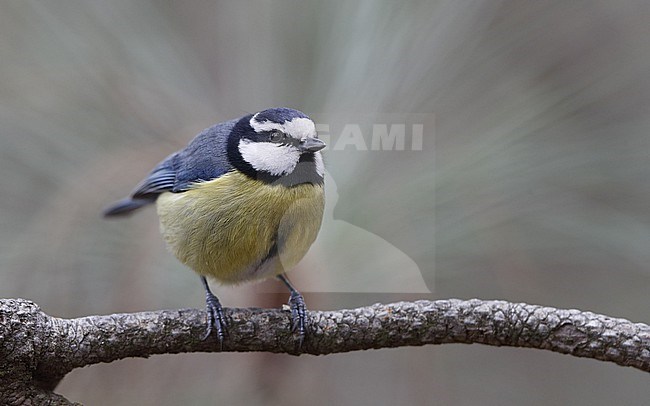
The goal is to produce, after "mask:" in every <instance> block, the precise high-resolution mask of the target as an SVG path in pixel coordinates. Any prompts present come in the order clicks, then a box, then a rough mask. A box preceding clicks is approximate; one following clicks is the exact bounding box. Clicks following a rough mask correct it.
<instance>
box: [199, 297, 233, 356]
mask: <svg viewBox="0 0 650 406" xmlns="http://www.w3.org/2000/svg"><path fill="white" fill-rule="evenodd" d="M205 303H206V305H207V312H208V326H207V330H206V333H205V336H203V340H207V339H208V337H210V336H211V335H212V331H213V330H215V331H216V333H217V339H219V347H220V350H223V341H224V339H225V338H226V335H227V334H228V332H227V330H226V326H227V323H226V316H225V315H224V314H223V308H222V307H221V303H220V302H219V299H217V297H216V296H215V295H213V294H212V293H209V292H208V293H207V294H206V297H205Z"/></svg>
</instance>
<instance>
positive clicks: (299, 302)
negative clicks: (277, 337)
mask: <svg viewBox="0 0 650 406" xmlns="http://www.w3.org/2000/svg"><path fill="white" fill-rule="evenodd" d="M277 278H278V279H279V280H281V281H282V283H284V284H285V285H286V287H287V288H289V291H290V292H291V294H290V296H289V307H290V308H291V331H292V332H296V331H297V332H298V337H299V338H298V349H300V348H301V347H302V343H303V342H304V341H305V334H306V330H305V326H306V324H307V323H306V319H305V312H306V308H305V299H304V298H303V297H302V295H301V294H300V292H298V291H297V290H296V288H294V287H293V286H292V285H291V282H289V278H287V275H286V274H280V275H278V276H277Z"/></svg>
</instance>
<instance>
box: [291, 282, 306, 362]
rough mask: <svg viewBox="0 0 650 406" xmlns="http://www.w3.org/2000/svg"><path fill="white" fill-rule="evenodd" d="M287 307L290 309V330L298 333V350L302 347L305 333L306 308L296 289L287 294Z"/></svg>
mask: <svg viewBox="0 0 650 406" xmlns="http://www.w3.org/2000/svg"><path fill="white" fill-rule="evenodd" d="M289 308H290V309H291V332H293V333H296V332H297V333H298V350H300V349H301V348H302V344H303V342H304V341H305V335H306V331H307V330H306V325H307V322H306V317H305V315H306V311H307V310H306V308H305V299H304V298H303V297H302V295H301V294H300V293H299V292H297V291H295V290H294V291H292V292H291V296H289Z"/></svg>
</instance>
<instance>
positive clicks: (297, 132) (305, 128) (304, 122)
mask: <svg viewBox="0 0 650 406" xmlns="http://www.w3.org/2000/svg"><path fill="white" fill-rule="evenodd" d="M250 125H251V127H252V128H253V130H255V132H256V133H260V132H262V131H273V130H277V131H282V132H283V133H285V134H287V135H289V136H290V137H293V138H296V139H303V138H306V137H316V126H315V125H314V122H313V121H311V120H310V119H308V118H305V117H296V118H294V119H293V120H291V121H287V122H285V123H284V124H278V123H274V122H272V121H261V122H260V121H257V114H255V115H254V116H253V117H252V118H251V120H250Z"/></svg>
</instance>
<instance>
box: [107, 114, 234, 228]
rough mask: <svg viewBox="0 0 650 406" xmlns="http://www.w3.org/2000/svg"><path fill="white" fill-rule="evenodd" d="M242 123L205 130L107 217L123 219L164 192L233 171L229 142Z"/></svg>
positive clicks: (175, 190) (232, 122)
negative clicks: (232, 132)
mask: <svg viewBox="0 0 650 406" xmlns="http://www.w3.org/2000/svg"><path fill="white" fill-rule="evenodd" d="M237 121H238V120H231V121H227V122H224V123H220V124H217V125H214V126H212V127H210V128H207V129H205V130H203V131H202V132H201V133H200V134H199V135H197V136H196V137H194V139H193V140H192V141H191V142H190V143H189V144H188V145H187V147H185V148H184V149H182V150H180V151H178V152H175V153H173V154H171V155H170V156H168V157H167V158H165V159H164V160H163V161H161V162H160V163H159V164H158V165H157V166H156V167H155V168H154V169H153V170H152V171H151V173H149V175H148V176H147V177H146V178H145V179H144V180H143V181H142V182H140V184H139V185H138V186H137V187H136V188H135V190H134V191H133V193H131V196H130V197H127V198H125V199H122V200H120V201H119V202H116V203H115V204H113V205H111V206H109V207H108V208H107V209H106V210H104V215H105V216H119V215H124V214H129V213H131V212H132V211H134V210H136V209H139V208H140V207H142V206H146V205H148V204H150V203H154V202H155V201H156V199H157V198H158V195H160V194H161V193H164V192H173V193H180V192H184V191H186V190H188V189H189V188H190V186H191V185H192V184H193V183H196V182H200V181H207V180H212V179H216V178H218V177H220V176H221V175H223V174H225V173H226V172H229V171H231V170H232V169H233V167H232V165H231V164H230V162H229V161H228V156H227V139H228V134H230V131H231V130H232V127H233V126H234V125H235V123H236V122H237Z"/></svg>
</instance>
